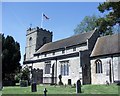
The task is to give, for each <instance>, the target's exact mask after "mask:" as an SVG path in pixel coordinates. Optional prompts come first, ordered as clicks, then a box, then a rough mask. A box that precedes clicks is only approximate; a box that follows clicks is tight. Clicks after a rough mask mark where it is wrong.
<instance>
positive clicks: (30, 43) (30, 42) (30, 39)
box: [29, 37, 32, 46]
mask: <svg viewBox="0 0 120 96" xmlns="http://www.w3.org/2000/svg"><path fill="white" fill-rule="evenodd" d="M31 45H32V37H30V38H29V46H31Z"/></svg>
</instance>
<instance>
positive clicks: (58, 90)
mask: <svg viewBox="0 0 120 96" xmlns="http://www.w3.org/2000/svg"><path fill="white" fill-rule="evenodd" d="M119 87H120V86H119ZM44 88H46V89H47V90H48V92H47V94H75V93H76V89H75V87H71V86H66V87H65V86H50V85H37V92H31V87H30V86H29V87H19V86H14V87H3V90H2V94H43V90H44ZM81 94H118V86H117V85H115V84H112V85H109V86H108V85H82V93H81Z"/></svg>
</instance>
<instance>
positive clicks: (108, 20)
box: [97, 1, 120, 35]
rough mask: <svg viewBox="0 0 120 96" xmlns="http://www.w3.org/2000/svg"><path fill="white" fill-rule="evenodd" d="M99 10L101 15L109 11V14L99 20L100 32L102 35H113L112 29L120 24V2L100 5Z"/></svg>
mask: <svg viewBox="0 0 120 96" xmlns="http://www.w3.org/2000/svg"><path fill="white" fill-rule="evenodd" d="M98 10H99V11H100V12H101V13H104V12H105V11H108V14H107V15H106V16H105V17H103V18H99V19H98V21H97V25H99V31H100V32H101V34H103V35H106V34H112V32H111V29H112V28H113V27H114V26H115V25H116V24H117V23H119V24H120V1H119V2H104V3H102V4H99V6H98Z"/></svg>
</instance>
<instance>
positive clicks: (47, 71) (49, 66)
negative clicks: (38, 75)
mask: <svg viewBox="0 0 120 96" xmlns="http://www.w3.org/2000/svg"><path fill="white" fill-rule="evenodd" d="M50 68H51V64H50V62H45V74H50Z"/></svg>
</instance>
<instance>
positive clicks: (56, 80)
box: [55, 58, 57, 84]
mask: <svg viewBox="0 0 120 96" xmlns="http://www.w3.org/2000/svg"><path fill="white" fill-rule="evenodd" d="M55 60H56V76H55V77H56V80H55V81H56V84H57V58H55Z"/></svg>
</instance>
